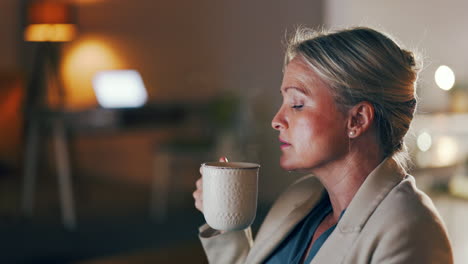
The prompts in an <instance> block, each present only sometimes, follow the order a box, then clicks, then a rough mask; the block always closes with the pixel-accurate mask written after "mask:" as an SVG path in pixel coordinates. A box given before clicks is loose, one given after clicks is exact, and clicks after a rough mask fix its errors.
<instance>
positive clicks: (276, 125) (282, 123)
mask: <svg viewBox="0 0 468 264" xmlns="http://www.w3.org/2000/svg"><path fill="white" fill-rule="evenodd" d="M282 109H283V108H282V107H281V108H280V109H279V110H278V112H277V113H276V115H275V116H274V117H273V120H271V127H273V129H275V130H278V131H280V130H281V129H285V128H286V127H287V123H286V120H285V119H284V115H283V113H282Z"/></svg>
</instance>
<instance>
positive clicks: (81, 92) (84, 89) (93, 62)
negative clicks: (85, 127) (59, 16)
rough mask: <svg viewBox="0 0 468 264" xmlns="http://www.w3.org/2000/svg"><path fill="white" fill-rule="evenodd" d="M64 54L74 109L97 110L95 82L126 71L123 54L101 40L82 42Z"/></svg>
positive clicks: (69, 105) (64, 73)
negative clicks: (109, 72) (97, 76)
mask: <svg viewBox="0 0 468 264" xmlns="http://www.w3.org/2000/svg"><path fill="white" fill-rule="evenodd" d="M64 54H65V56H64V58H63V64H62V68H61V72H62V76H63V81H64V85H65V89H66V93H67V108H71V109H84V108H88V107H94V106H96V104H97V102H96V97H95V95H94V90H93V87H92V80H93V77H94V75H95V74H96V73H97V72H99V71H103V70H113V69H122V68H126V67H125V65H124V63H123V62H122V60H121V58H120V57H119V56H118V55H117V54H119V53H118V52H117V51H115V50H114V49H113V48H112V46H110V45H109V44H108V42H106V41H105V40H103V39H100V38H99V37H92V36H89V37H85V38H81V39H79V40H77V41H75V42H74V43H73V45H72V46H71V47H70V48H69V49H67V50H66V52H64Z"/></svg>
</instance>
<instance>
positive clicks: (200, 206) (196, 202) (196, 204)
mask: <svg viewBox="0 0 468 264" xmlns="http://www.w3.org/2000/svg"><path fill="white" fill-rule="evenodd" d="M195 208H197V209H198V211H200V212H202V213H203V203H202V202H199V201H195Z"/></svg>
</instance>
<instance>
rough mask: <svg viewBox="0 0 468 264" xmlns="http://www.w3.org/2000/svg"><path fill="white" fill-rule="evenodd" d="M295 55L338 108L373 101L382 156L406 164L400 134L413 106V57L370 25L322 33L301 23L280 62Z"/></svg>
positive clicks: (416, 69)
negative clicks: (327, 90) (325, 87)
mask: <svg viewBox="0 0 468 264" xmlns="http://www.w3.org/2000/svg"><path fill="white" fill-rule="evenodd" d="M296 56H300V57H301V58H302V59H303V60H304V62H306V63H307V65H309V66H310V67H311V69H312V70H313V71H314V72H315V73H317V74H318V75H319V76H320V77H321V79H322V80H324V81H325V82H326V83H328V85H329V86H330V88H331V90H332V94H333V96H334V98H335V101H336V103H337V105H338V106H339V107H340V109H342V110H343V111H345V110H346V109H349V108H351V107H352V106H353V105H355V104H357V103H359V102H363V101H367V102H370V103H372V104H373V106H374V111H375V126H376V128H377V133H378V135H377V136H378V139H379V143H380V145H381V148H382V150H383V153H384V156H385V157H393V158H394V159H395V160H396V161H397V162H398V163H399V164H400V165H402V166H403V167H404V168H406V165H407V160H408V155H407V151H406V146H405V145H404V142H403V137H404V136H405V135H406V133H407V131H408V129H409V126H410V123H411V120H412V119H413V115H414V112H415V109H416V104H417V98H416V92H415V91H416V81H417V77H418V72H419V69H420V66H421V65H419V64H418V62H417V60H416V59H415V55H414V54H413V53H412V52H410V51H407V50H405V49H402V48H401V47H400V46H399V45H398V44H397V43H396V41H394V40H392V39H391V38H390V37H389V36H386V35H384V34H382V33H380V32H378V31H376V30H373V29H371V28H366V27H355V28H350V29H344V30H339V31H329V32H326V31H323V30H322V31H314V30H312V29H308V28H304V27H300V28H298V29H297V30H296V32H295V34H294V36H293V37H292V38H291V39H290V41H289V42H288V46H287V51H286V57H285V65H287V64H288V63H289V62H290V61H291V60H292V59H293V58H295V57H296Z"/></svg>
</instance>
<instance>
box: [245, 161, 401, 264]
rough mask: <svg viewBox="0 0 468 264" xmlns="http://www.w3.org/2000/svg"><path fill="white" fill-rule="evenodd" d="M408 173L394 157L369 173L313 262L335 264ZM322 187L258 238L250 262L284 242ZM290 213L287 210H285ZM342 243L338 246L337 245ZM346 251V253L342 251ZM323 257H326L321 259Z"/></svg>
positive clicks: (264, 256)
mask: <svg viewBox="0 0 468 264" xmlns="http://www.w3.org/2000/svg"><path fill="white" fill-rule="evenodd" d="M404 175H405V173H404V172H403V169H402V168H400V167H399V166H398V165H397V164H396V162H395V161H394V160H393V159H392V158H387V159H385V160H384V161H382V163H381V164H379V166H377V167H376V168H375V169H374V170H373V171H372V172H371V173H370V174H369V176H367V178H366V180H365V181H364V183H363V184H362V185H361V187H360V188H359V190H358V192H357V193H356V195H355V196H354V198H353V200H352V201H351V203H350V204H349V206H348V208H346V211H345V212H344V214H343V216H342V217H341V219H340V221H339V222H338V225H337V228H336V229H335V231H334V232H333V233H332V234H331V235H330V237H329V238H328V239H327V241H326V242H325V244H324V245H323V246H322V248H321V249H320V251H319V252H318V253H317V255H316V256H315V257H314V259H313V261H312V263H335V262H328V260H330V257H332V258H336V259H339V258H342V257H343V255H344V254H345V251H344V250H346V249H347V248H348V246H346V244H349V245H351V243H352V242H353V241H354V238H355V235H356V234H358V233H359V231H360V230H361V229H362V227H363V226H364V225H365V223H366V222H367V219H369V217H370V216H371V215H372V213H373V212H374V210H375V209H376V208H377V206H378V205H379V204H380V202H381V201H382V200H383V199H384V198H385V196H386V195H387V194H388V193H389V192H390V190H391V189H392V188H393V187H395V186H396V185H397V184H398V183H399V182H401V180H402V179H403V177H404ZM318 185H319V186H320V187H319V188H317V189H315V190H312V191H311V193H310V195H308V196H307V197H306V199H305V200H302V201H300V202H298V203H297V204H296V205H295V206H294V207H292V208H291V211H290V212H289V213H288V215H287V216H286V217H285V218H284V219H283V220H280V221H279V223H278V224H277V225H273V226H271V228H269V230H264V231H265V233H267V234H264V235H262V236H261V237H257V238H256V240H255V243H254V247H253V248H252V250H251V252H250V254H249V256H248V257H247V260H246V263H261V262H263V261H264V260H265V258H266V257H268V256H269V254H271V252H272V251H273V250H274V249H275V248H276V247H277V246H278V245H279V243H281V242H282V241H283V240H284V239H285V238H286V236H287V235H288V234H289V233H290V232H291V231H292V229H293V228H294V226H295V225H296V224H297V223H299V222H300V221H301V220H302V219H303V218H304V217H305V216H306V215H307V214H308V213H309V212H310V210H311V209H312V208H313V207H314V206H315V205H316V204H317V203H318V201H319V200H320V198H321V197H322V194H323V191H324V188H323V186H322V185H321V184H318ZM285 213H287V212H285ZM337 244H338V245H341V246H340V248H339V249H338V248H336V247H335V246H334V245H337ZM341 251H343V252H342V253H340V252H341ZM320 259H322V260H321V261H320Z"/></svg>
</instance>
